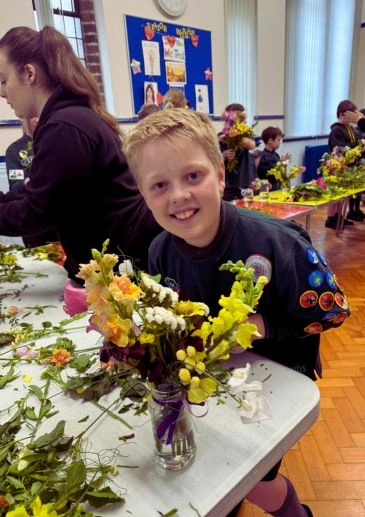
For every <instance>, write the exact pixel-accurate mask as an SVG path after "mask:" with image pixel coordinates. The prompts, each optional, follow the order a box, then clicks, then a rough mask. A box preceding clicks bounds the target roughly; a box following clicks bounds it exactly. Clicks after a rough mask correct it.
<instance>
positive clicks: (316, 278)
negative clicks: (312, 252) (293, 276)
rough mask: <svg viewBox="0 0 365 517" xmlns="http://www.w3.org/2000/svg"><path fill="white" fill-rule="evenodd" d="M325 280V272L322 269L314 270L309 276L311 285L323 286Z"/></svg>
mask: <svg viewBox="0 0 365 517" xmlns="http://www.w3.org/2000/svg"><path fill="white" fill-rule="evenodd" d="M323 282H324V274H323V273H322V271H319V270H316V271H312V273H311V274H310V275H309V277H308V283H309V285H310V286H311V287H321V285H322V284H323Z"/></svg>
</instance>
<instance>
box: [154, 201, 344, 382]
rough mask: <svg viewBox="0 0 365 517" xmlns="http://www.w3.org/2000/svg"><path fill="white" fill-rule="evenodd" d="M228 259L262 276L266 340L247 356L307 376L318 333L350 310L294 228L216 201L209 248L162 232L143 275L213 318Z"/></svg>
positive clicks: (229, 278) (229, 279)
mask: <svg viewBox="0 0 365 517" xmlns="http://www.w3.org/2000/svg"><path fill="white" fill-rule="evenodd" d="M228 260H232V261H233V262H236V261H237V260H242V261H243V262H245V264H246V266H250V267H253V268H254V269H255V271H256V274H257V276H258V275H265V276H267V277H268V279H269V283H268V285H266V286H265V288H264V292H263V295H262V297H261V299H260V302H259V306H258V308H257V312H258V313H260V314H261V315H262V316H263V319H264V323H265V327H266V337H265V339H262V340H257V341H255V343H254V350H255V352H257V353H259V354H262V355H264V356H266V357H268V358H270V359H273V360H275V361H277V362H279V363H281V364H284V365H286V366H289V367H291V368H294V369H296V370H298V371H301V372H302V373H304V374H306V375H308V376H309V377H311V378H315V375H314V371H315V369H316V365H317V360H318V349H319V333H320V332H322V331H323V330H326V329H328V328H331V327H337V326H339V325H341V323H342V322H343V321H344V319H346V318H347V317H348V315H349V314H350V311H349V309H348V305H347V301H346V298H345V296H344V294H343V292H342V291H341V289H340V288H339V286H338V284H337V282H336V279H335V277H334V275H333V273H332V271H331V270H330V269H329V267H328V266H327V263H326V261H325V259H324V258H323V257H322V255H320V253H319V252H317V251H315V250H314V249H313V247H312V246H311V243H310V239H309V236H308V235H307V233H306V232H305V231H304V230H303V229H302V228H301V227H300V226H298V225H296V224H295V223H292V222H289V221H283V220H280V219H277V218H274V217H271V216H268V215H266V214H261V213H258V212H254V211H250V210H246V209H241V208H237V207H235V206H233V205H231V204H229V203H226V202H224V201H223V202H222V208H221V223H220V228H219V231H218V235H217V236H216V238H215V240H214V241H213V242H212V243H211V244H210V245H209V246H207V247H206V248H196V247H193V246H190V245H188V244H187V243H186V242H185V241H183V240H182V239H180V238H179V237H176V236H174V235H171V234H169V233H167V232H163V233H162V234H160V235H159V236H157V237H156V238H155V240H154V241H153V242H152V244H151V247H150V253H149V271H150V273H151V274H153V275H154V274H158V273H160V274H161V275H162V278H163V281H164V282H165V283H166V285H168V286H169V287H176V288H177V287H178V288H180V289H181V291H182V293H183V297H186V298H189V299H191V300H194V301H201V302H204V303H206V304H207V305H208V306H209V307H210V311H211V314H212V315H216V314H217V313H218V311H219V309H220V306H219V305H218V300H219V298H220V296H221V294H224V295H226V296H227V295H228V294H229V292H230V289H231V286H232V283H233V280H234V276H233V275H232V274H231V273H229V272H226V271H219V266H220V265H221V264H223V263H225V262H227V261H228Z"/></svg>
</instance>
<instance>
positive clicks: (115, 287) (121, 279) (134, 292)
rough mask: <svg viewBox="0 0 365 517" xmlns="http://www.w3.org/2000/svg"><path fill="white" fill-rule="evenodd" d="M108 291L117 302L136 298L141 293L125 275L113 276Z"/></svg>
mask: <svg viewBox="0 0 365 517" xmlns="http://www.w3.org/2000/svg"><path fill="white" fill-rule="evenodd" d="M109 292H110V294H111V295H112V296H113V298H114V300H116V301H117V302H120V301H135V300H138V298H139V297H140V295H141V293H142V291H141V289H140V288H139V287H137V286H136V284H134V283H133V282H131V281H130V279H129V278H128V277H127V276H114V277H113V280H112V281H111V282H110V284H109Z"/></svg>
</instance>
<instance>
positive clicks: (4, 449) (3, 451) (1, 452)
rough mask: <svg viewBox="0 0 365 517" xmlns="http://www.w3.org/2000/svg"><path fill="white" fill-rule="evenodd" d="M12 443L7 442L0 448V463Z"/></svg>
mask: <svg viewBox="0 0 365 517" xmlns="http://www.w3.org/2000/svg"><path fill="white" fill-rule="evenodd" d="M11 446H12V444H11V443H9V444H8V445H5V446H4V447H1V449H0V463H1V462H2V461H3V460H4V459H5V458H6V456H7V454H8V451H9V449H10V448H11Z"/></svg>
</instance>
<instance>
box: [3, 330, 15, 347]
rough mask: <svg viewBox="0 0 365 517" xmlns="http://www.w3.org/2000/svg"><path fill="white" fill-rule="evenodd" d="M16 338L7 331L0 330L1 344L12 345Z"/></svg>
mask: <svg viewBox="0 0 365 517" xmlns="http://www.w3.org/2000/svg"><path fill="white" fill-rule="evenodd" d="M13 340H14V336H12V335H11V334H8V333H7V332H0V346H5V345H10V343H11V342H12V341H13Z"/></svg>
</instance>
